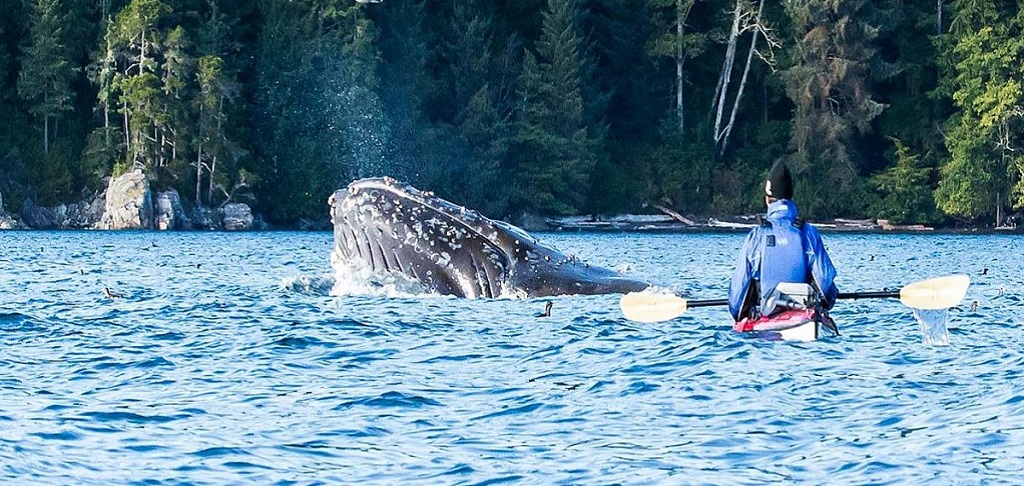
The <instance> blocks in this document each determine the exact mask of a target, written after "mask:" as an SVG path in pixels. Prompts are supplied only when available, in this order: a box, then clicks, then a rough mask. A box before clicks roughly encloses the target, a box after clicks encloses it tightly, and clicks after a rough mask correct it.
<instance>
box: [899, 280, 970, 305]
mask: <svg viewBox="0 0 1024 486" xmlns="http://www.w3.org/2000/svg"><path fill="white" fill-rule="evenodd" d="M970 285H971V278H970V277H968V276H967V275H950V276H948V277H939V278H933V279H928V280H922V281H920V282H915V283H912V284H910V285H907V286H906V287H903V288H902V289H901V290H900V302H903V305H905V306H907V307H913V308H915V309H925V310H935V309H948V308H950V307H953V306H955V305H957V304H959V303H960V301H961V300H964V296H966V295H967V287H968V286H970Z"/></svg>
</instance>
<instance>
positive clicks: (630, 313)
mask: <svg viewBox="0 0 1024 486" xmlns="http://www.w3.org/2000/svg"><path fill="white" fill-rule="evenodd" d="M970 284H971V279H970V278H969V277H968V276H967V275H950V276H947V277H938V278H932V279H928V280H922V281H920V282H914V283H912V284H910V285H907V286H905V287H903V288H902V289H900V290H894V291H880V292H851V293H840V294H839V298H840V299H888V298H898V299H900V302H902V303H903V305H905V306H907V307H913V308H915V309H948V308H950V307H953V306H955V305H957V304H959V303H960V301H961V300H963V299H964V296H965V295H967V287H968V286H969V285H970ZM721 305H729V301H728V300H726V299H717V300H692V301H687V300H686V299H684V298H682V297H679V296H675V295H659V294H647V293H636V292H633V293H629V294H626V295H623V296H622V300H620V301H619V306H620V307H621V308H622V314H623V315H624V316H626V319H629V320H631V321H637V322H661V321H667V320H669V319H675V318H676V317H679V316H681V315H683V313H684V312H686V309H689V308H692V307H712V306H721Z"/></svg>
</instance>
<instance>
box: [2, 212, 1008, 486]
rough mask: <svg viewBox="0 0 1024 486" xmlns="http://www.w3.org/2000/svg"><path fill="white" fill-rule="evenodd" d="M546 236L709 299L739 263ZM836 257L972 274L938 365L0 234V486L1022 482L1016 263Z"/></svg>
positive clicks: (165, 238) (174, 245) (1001, 251)
mask: <svg viewBox="0 0 1024 486" xmlns="http://www.w3.org/2000/svg"><path fill="white" fill-rule="evenodd" d="M541 237H542V239H543V240H544V241H547V242H549V243H553V244H555V246H557V247H559V248H560V249H562V250H563V251H565V252H567V253H574V254H576V255H577V256H579V257H581V258H583V259H585V260H587V261H589V262H591V263H595V264H599V265H605V266H609V267H614V268H619V269H623V270H625V271H626V272H627V273H628V274H630V275H634V276H642V277H644V278H649V279H650V280H653V281H655V282H657V283H659V284H661V285H663V286H665V287H670V288H672V289H674V290H676V291H680V292H685V293H686V294H688V295H689V296H690V297H691V298H699V299H719V298H723V297H725V294H726V286H727V281H728V276H729V273H730V271H731V267H732V265H733V263H734V261H735V255H736V252H737V250H738V248H739V246H740V244H741V242H742V239H743V235H742V234H739V233H734V234H701V235H632V234H607V235H605V234H582V235H580V234H545V235H541ZM825 239H826V243H827V244H828V246H829V248H830V250H831V253H832V256H833V259H834V261H835V263H836V266H837V267H838V268H839V271H840V276H839V280H838V282H839V284H840V286H841V290H843V291H856V290H882V289H885V288H895V287H898V286H901V285H904V284H907V283H911V282H914V281H916V280H920V279H924V278H928V277H933V276H939V275H946V274H952V273H966V274H969V275H971V277H972V279H973V284H972V286H971V288H970V290H969V291H968V294H967V298H966V300H965V301H964V303H963V304H962V305H961V306H960V307H958V308H956V309H953V310H952V311H951V312H950V313H949V317H950V321H949V345H948V346H929V345H925V344H924V343H923V336H922V333H921V329H920V327H919V326H918V324H917V323H916V321H915V320H914V318H913V315H912V313H911V311H910V310H909V309H907V308H905V307H903V306H901V304H900V303H899V302H898V301H895V300H889V301H882V300H861V301H842V302H840V303H839V304H838V305H837V307H836V310H835V312H834V317H835V318H836V321H837V322H838V323H839V327H840V330H841V332H842V335H841V336H839V337H832V338H828V339H826V340H822V341H818V342H813V343H788V342H769V341H763V340H758V339H752V338H748V337H746V336H741V335H737V334H734V333H732V332H731V331H730V324H731V322H730V320H729V316H728V313H727V312H726V310H725V309H724V308H720V307H719V308H715V307H712V308H698V309H691V310H690V311H688V312H687V313H686V314H685V315H684V316H682V317H680V318H678V319H676V320H673V321H670V322H667V323H662V324H637V323H631V322H628V321H626V320H625V319H623V318H622V317H621V314H620V312H619V310H618V305H617V303H618V297H617V296H592V297H559V298H554V299H551V300H553V302H554V308H553V312H552V315H551V316H550V317H544V318H539V317H535V316H536V315H537V314H538V313H540V312H542V311H543V308H544V304H545V302H546V301H547V300H548V299H538V300H527V301H516V300H490V301H488V300H476V301H470V300H463V299H454V298H444V297H431V296H424V295H409V294H404V295H403V294H401V293H399V294H398V295H397V296H395V294H394V293H390V296H385V295H382V293H381V292H377V293H376V294H374V293H373V292H370V293H369V294H367V293H366V292H357V293H356V295H353V294H352V291H351V290H348V291H345V292H347V294H344V295H340V296H335V295H331V289H332V286H333V285H334V278H333V275H332V270H331V268H330V265H329V263H328V262H329V253H330V246H331V236H330V234H327V233H257V234H222V233H217V234H206V233H186V234H181V233H106V232H69V233H56V232H0V482H5V483H12V484H112V483H146V484H178V483H199V484H210V483H213V484H219V483H253V484H275V483H277V484H293V483H298V484H310V483H323V484H358V483H376V484H400V483H413V484H493V483H499V482H504V481H510V482H515V483H525V484H579V483H589V484H610V483H617V482H618V483H626V484H644V483H668V484H749V483H762V482H768V481H787V482H788V481H802V482H808V483H811V484H851V483H852V484H858V483H867V482H872V483H890V484H905V483H911V484H912V483H929V484H980V483H1011V484H1012V483H1019V482H1020V480H1021V479H1020V478H1021V477H1024V476H1022V473H1024V462H1022V461H1021V457H1024V376H1022V366H1024V358H1022V356H1024V354H1022V344H1024V342H1022V341H1024V340H1022V333H1021V325H1022V317H1021V311H1022V309H1024V307H1022V305H1021V297H1022V284H1024V272H1022V271H1021V270H1020V267H1021V255H1024V243H1022V241H1024V239H1022V238H1021V237H1020V236H1007V235H997V236H943V235H910V236H899V235H846V234H826V235H825ZM986 268H987V269H988V270H987V273H985V274H984V275H982V273H983V272H985V269H986ZM349 284H351V282H349V283H347V284H346V285H348V286H346V285H339V287H340V288H342V289H346V288H348V289H351V288H353V286H351V285H349ZM355 287H358V285H356V286H355ZM104 288H109V289H110V291H111V292H113V293H117V294H121V295H123V297H121V298H115V299H110V298H107V297H106V296H105V295H104V290H103V289H104ZM974 302H977V306H976V309H974V310H972V309H971V307H972V305H971V304H972V303H974Z"/></svg>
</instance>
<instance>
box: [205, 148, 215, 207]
mask: <svg viewBox="0 0 1024 486" xmlns="http://www.w3.org/2000/svg"><path fill="white" fill-rule="evenodd" d="M216 170H217V156H216V155H214V156H213V158H212V159H210V185H209V188H208V189H207V190H206V202H207V203H208V204H213V173H214V172H216Z"/></svg>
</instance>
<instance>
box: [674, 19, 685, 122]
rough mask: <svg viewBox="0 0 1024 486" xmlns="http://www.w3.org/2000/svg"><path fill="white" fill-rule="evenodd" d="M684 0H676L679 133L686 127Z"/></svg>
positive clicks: (677, 114) (677, 117)
mask: <svg viewBox="0 0 1024 486" xmlns="http://www.w3.org/2000/svg"><path fill="white" fill-rule="evenodd" d="M683 1H684V0H676V120H677V121H678V123H679V133H680V134H682V133H683V132H684V130H685V129H686V113H685V112H684V111H683V63H684V62H685V61H686V60H685V59H683V24H684V21H685V20H686V11H685V9H684V7H683Z"/></svg>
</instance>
